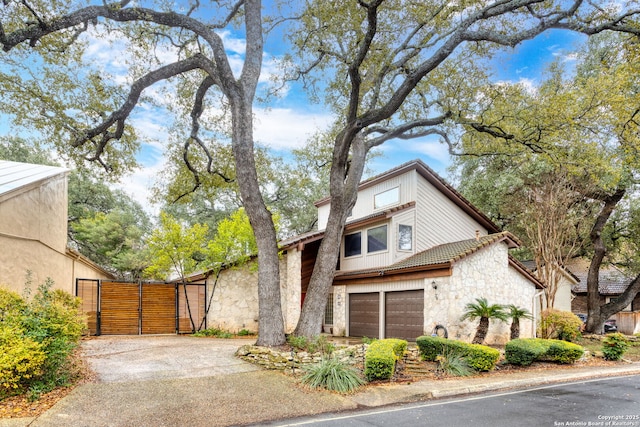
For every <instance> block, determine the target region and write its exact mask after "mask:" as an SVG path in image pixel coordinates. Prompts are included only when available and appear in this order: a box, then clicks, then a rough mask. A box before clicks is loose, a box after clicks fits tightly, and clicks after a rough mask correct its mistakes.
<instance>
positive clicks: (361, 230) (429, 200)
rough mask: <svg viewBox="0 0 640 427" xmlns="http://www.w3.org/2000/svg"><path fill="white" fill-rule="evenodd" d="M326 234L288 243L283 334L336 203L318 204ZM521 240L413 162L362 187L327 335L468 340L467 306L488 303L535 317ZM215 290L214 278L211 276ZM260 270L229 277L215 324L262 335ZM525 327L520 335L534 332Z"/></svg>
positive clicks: (224, 277)
mask: <svg viewBox="0 0 640 427" xmlns="http://www.w3.org/2000/svg"><path fill="white" fill-rule="evenodd" d="M316 206H317V208H318V228H319V230H320V231H317V232H311V233H307V234H304V235H301V236H296V237H294V238H291V239H287V240H286V241H284V242H281V248H282V251H283V254H284V255H283V258H282V261H281V289H282V298H281V299H282V305H283V315H284V320H285V327H286V329H287V332H291V331H292V330H293V328H294V327H295V325H296V322H297V320H298V317H299V315H300V307H301V304H302V302H303V301H304V295H305V293H306V290H307V286H308V284H309V279H310V276H311V272H312V270H313V266H314V263H315V258H316V255H317V252H318V248H319V245H320V242H321V240H322V237H323V228H324V227H325V225H326V222H327V219H328V215H329V209H330V199H328V198H327V199H324V200H321V201H319V202H317V203H316ZM517 246H518V242H517V239H516V238H515V237H514V236H512V235H511V234H510V233H508V232H501V231H500V230H499V229H498V227H497V226H496V225H495V224H494V223H493V222H492V221H491V220H490V219H489V218H488V217H486V216H485V215H484V214H483V213H481V212H480V211H479V210H478V209H476V208H475V207H474V206H473V205H471V203H469V202H468V201H467V200H466V199H464V198H463V197H462V196H461V195H460V194H459V193H458V192H457V191H456V190H455V189H453V187H451V186H450V185H449V184H447V183H446V182H445V181H444V180H443V179H442V178H440V177H439V176H438V175H437V174H436V173H435V172H434V171H432V170H431V169H430V168H429V167H428V166H427V165H426V164H424V163H423V162H422V161H420V160H415V161H412V162H409V163H406V164H404V165H401V166H399V167H397V168H395V169H392V170H390V171H388V172H385V173H383V174H381V175H379V176H376V177H374V178H371V179H369V180H366V181H364V182H362V183H361V184H360V186H359V189H358V200H357V202H356V204H355V206H354V207H353V210H352V212H351V215H350V217H349V219H348V221H347V225H346V229H345V234H344V237H343V241H342V245H341V247H340V260H339V265H338V268H337V271H336V273H335V278H334V284H333V287H332V290H331V294H330V296H329V302H328V304H327V310H326V313H325V322H324V325H318V332H320V330H321V326H323V327H324V331H325V332H330V333H332V334H333V335H339V336H343V335H344V336H367V337H377V338H383V337H398V338H406V339H415V338H416V337H418V336H420V335H423V334H430V333H431V331H432V330H433V327H434V326H435V325H436V324H441V325H444V326H445V327H446V328H447V329H448V332H449V336H450V337H452V338H458V339H462V340H467V341H470V340H471V338H472V337H473V334H474V333H475V329H476V327H477V324H478V321H477V320H476V321H464V322H463V321H460V317H461V316H462V314H463V312H464V307H465V305H466V304H468V303H471V302H475V300H476V298H486V299H487V300H488V301H489V303H491V304H515V305H517V306H520V307H523V308H527V309H528V310H530V311H536V306H535V301H536V300H537V296H538V295H539V293H540V291H541V289H543V285H542V284H541V283H540V282H539V281H538V280H537V279H536V277H535V276H534V275H533V273H532V272H531V271H529V270H528V269H526V268H525V267H524V266H523V265H522V264H521V263H519V262H518V261H517V260H516V259H514V258H513V257H511V256H510V255H509V252H508V251H509V249H510V248H515V247H517ZM207 280H208V289H209V292H210V291H211V290H212V289H213V288H214V286H213V283H214V279H213V278H212V277H209V278H208V279H207ZM256 283H257V272H256V271H255V269H249V268H244V269H242V268H235V269H228V270H224V271H222V272H221V274H220V277H219V278H218V281H217V284H216V285H215V291H214V294H213V296H211V295H209V297H208V298H211V301H212V305H211V309H210V311H209V317H208V324H209V325H210V326H220V327H222V328H225V329H230V330H239V329H242V328H247V329H253V330H256V329H257V321H258V319H257V313H258V309H257V303H258V298H257V286H256ZM533 324H534V323H533V322H531V321H524V322H523V324H522V326H521V330H522V336H525V337H528V336H532V334H533V332H534V331H533ZM508 336H509V323H501V322H497V323H496V322H492V324H491V327H490V330H489V335H488V336H487V342H497V343H503V342H505V341H506V340H507V339H508Z"/></svg>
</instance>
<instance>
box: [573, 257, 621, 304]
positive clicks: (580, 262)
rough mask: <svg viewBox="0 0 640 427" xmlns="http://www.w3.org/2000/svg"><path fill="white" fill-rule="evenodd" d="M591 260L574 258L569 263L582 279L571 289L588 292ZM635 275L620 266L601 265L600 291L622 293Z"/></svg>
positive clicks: (610, 293)
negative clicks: (624, 271) (619, 267)
mask: <svg viewBox="0 0 640 427" xmlns="http://www.w3.org/2000/svg"><path fill="white" fill-rule="evenodd" d="M589 264H590V262H589V260H586V259H582V258H580V259H574V260H572V261H571V263H569V264H568V265H567V267H568V268H569V269H571V271H572V272H573V274H575V276H576V277H577V278H578V279H580V282H579V283H578V284H577V285H575V286H573V287H572V288H571V290H572V291H573V292H575V293H586V292H587V275H588V274H589ZM632 280H633V277H630V276H627V275H626V274H624V273H623V272H622V271H620V270H619V269H618V268H616V267H614V266H612V265H608V266H602V267H600V276H599V277H598V291H599V292H600V294H601V295H620V294H621V293H623V292H624V291H625V289H627V286H629V284H630V283H631V281H632Z"/></svg>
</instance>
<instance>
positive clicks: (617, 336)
mask: <svg viewBox="0 0 640 427" xmlns="http://www.w3.org/2000/svg"><path fill="white" fill-rule="evenodd" d="M629 346H630V344H629V340H628V339H627V337H625V336H624V335H622V334H621V333H620V332H616V333H614V334H607V336H606V337H605V338H604V339H603V340H602V352H603V353H604V358H605V359H607V360H620V359H622V356H623V355H624V353H625V352H626V351H627V350H628V349H629Z"/></svg>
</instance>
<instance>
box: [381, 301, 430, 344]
mask: <svg viewBox="0 0 640 427" xmlns="http://www.w3.org/2000/svg"><path fill="white" fill-rule="evenodd" d="M384 314H385V328H384V330H385V332H384V335H385V338H402V339H405V340H409V341H415V339H416V338H417V337H419V336H421V335H424V290H422V289H421V290H417V291H402V292H387V293H385V313H384Z"/></svg>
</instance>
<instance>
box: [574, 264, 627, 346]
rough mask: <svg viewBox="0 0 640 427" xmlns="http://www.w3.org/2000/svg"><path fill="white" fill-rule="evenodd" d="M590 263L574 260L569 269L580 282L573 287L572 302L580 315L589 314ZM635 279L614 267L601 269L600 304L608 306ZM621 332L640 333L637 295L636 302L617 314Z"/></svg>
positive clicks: (599, 280)
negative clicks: (588, 279)
mask: <svg viewBox="0 0 640 427" xmlns="http://www.w3.org/2000/svg"><path fill="white" fill-rule="evenodd" d="M589 265H590V261H589V260H587V259H584V258H574V259H573V260H572V261H571V262H570V263H569V264H568V267H569V268H570V269H571V271H572V272H573V273H574V274H575V275H576V276H577V277H578V279H579V280H580V281H579V282H578V283H577V284H576V285H574V286H573V289H572V291H573V293H574V295H575V298H574V299H573V301H572V302H571V311H573V312H574V313H576V314H578V313H581V314H586V313H587V275H588V273H589ZM632 280H633V277H630V276H628V275H626V274H625V273H624V272H622V271H621V270H620V269H618V268H617V267H615V266H613V265H605V266H601V267H600V274H599V276H598V294H599V300H600V304H606V303H608V302H611V301H612V300H614V299H615V298H617V297H618V296H619V295H620V294H622V293H623V292H624V291H625V289H627V286H628V285H629V283H631V281H632ZM612 318H613V319H615V320H616V323H617V326H618V330H619V331H620V332H623V333H626V334H629V335H632V334H637V333H640V295H636V297H635V298H634V300H633V301H632V302H631V304H629V305H628V306H627V307H625V308H624V309H623V310H622V311H621V312H620V313H617V314H615V315H614V316H613V317H612Z"/></svg>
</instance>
